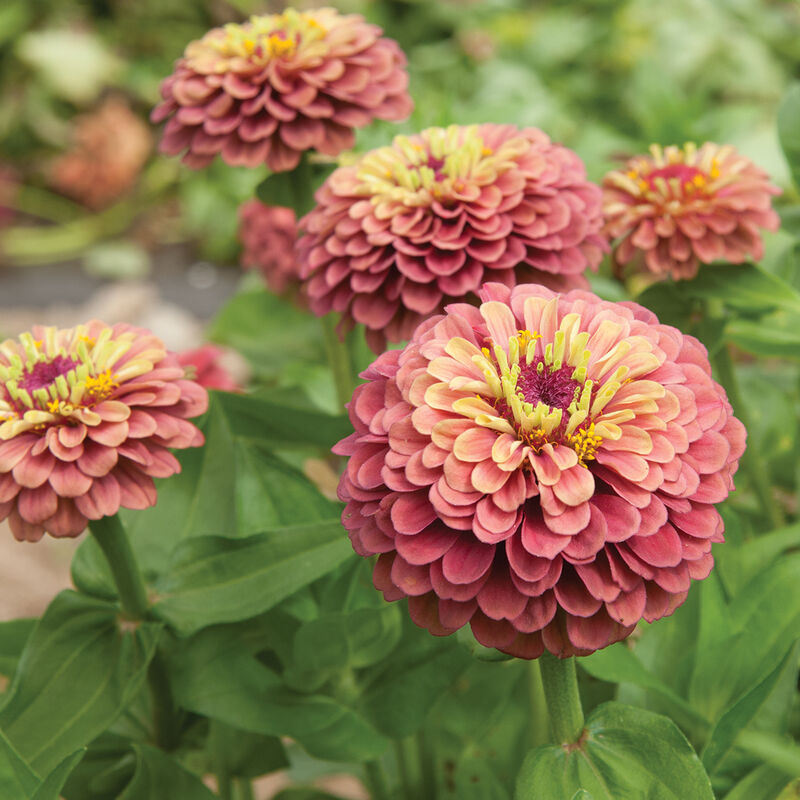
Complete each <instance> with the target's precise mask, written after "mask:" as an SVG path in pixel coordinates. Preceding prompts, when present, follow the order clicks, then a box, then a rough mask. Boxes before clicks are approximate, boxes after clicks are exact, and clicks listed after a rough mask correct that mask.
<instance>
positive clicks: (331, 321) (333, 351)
mask: <svg viewBox="0 0 800 800" xmlns="http://www.w3.org/2000/svg"><path fill="white" fill-rule="evenodd" d="M336 316H337V315H336V314H326V315H325V316H324V317H320V324H321V325H322V341H323V344H324V345H325V353H326V354H327V356H328V364H330V368H331V372H333V381H334V383H335V385H336V399H337V400H338V402H339V405H340V406H341V407H342V408H344V406H345V403H349V402H350V400H351V398H352V397H353V389H355V378H354V376H353V364H352V361H351V359H350V353H349V351H348V349H347V344H346V343H345V342H343V341H341V340H340V339H339V336H338V335H337V333H336Z"/></svg>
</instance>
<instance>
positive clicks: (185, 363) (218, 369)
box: [177, 344, 242, 392]
mask: <svg viewBox="0 0 800 800" xmlns="http://www.w3.org/2000/svg"><path fill="white" fill-rule="evenodd" d="M177 356H178V363H179V364H180V365H181V366H182V367H183V368H184V369H185V371H186V377H187V378H189V379H190V380H193V381H194V382H195V383H199V384H200V386H202V387H204V388H205V389H219V390H220V391H223V392H241V391H242V387H241V386H239V384H238V383H237V382H236V380H235V378H234V377H233V375H231V373H230V371H229V370H228V368H227V367H226V366H225V364H224V363H223V358H224V356H225V351H224V350H223V349H222V348H221V347H217V346H216V345H213V344H204V345H202V347H196V348H195V349H194V350H184V351H183V352H181V353H177Z"/></svg>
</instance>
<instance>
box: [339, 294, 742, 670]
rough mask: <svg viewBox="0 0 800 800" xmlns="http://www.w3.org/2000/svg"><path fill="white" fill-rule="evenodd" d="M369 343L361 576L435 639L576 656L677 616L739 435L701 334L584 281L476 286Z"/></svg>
mask: <svg viewBox="0 0 800 800" xmlns="http://www.w3.org/2000/svg"><path fill="white" fill-rule="evenodd" d="M480 295H481V298H482V300H483V301H484V302H483V304H482V305H481V306H480V308H474V307H472V306H469V305H466V304H454V305H451V306H448V308H447V313H446V315H444V316H437V317H433V318H431V319H430V320H428V321H426V322H424V323H423V324H422V325H421V326H420V327H419V328H418V329H417V331H416V332H415V334H414V336H413V338H412V339H411V341H410V343H409V344H408V345H407V346H406V348H405V349H404V350H402V351H398V350H393V351H389V352H386V353H384V354H383V355H381V356H380V357H379V358H378V359H377V360H376V361H375V362H374V363H373V364H372V366H371V367H369V369H368V370H367V371H366V372H365V373H364V374H363V377H364V378H366V379H367V381H368V382H367V383H365V384H363V385H362V386H359V387H358V388H357V389H356V391H355V394H354V396H353V401H352V403H351V404H350V418H351V420H352V422H353V425H354V427H355V432H354V433H353V434H351V435H350V436H349V437H347V438H346V439H344V440H343V441H342V442H340V443H339V444H338V445H337V446H336V448H335V452H337V453H340V454H343V455H348V456H350V459H349V462H348V465H347V470H346V472H345V473H344V475H343V476H342V480H341V483H340V485H339V495H340V497H341V499H342V500H344V501H346V503H347V506H346V508H345V510H344V512H343V515H342V519H343V522H344V525H345V527H346V528H347V529H348V531H349V533H350V537H351V540H352V543H353V546H354V548H355V550H356V551H357V552H358V553H359V554H361V555H364V556H368V555H373V554H376V553H379V554H380V558H379V559H378V561H377V564H376V566H375V572H374V581H375V585H376V586H377V587H378V588H379V589H381V590H382V591H383V593H384V595H385V597H386V599H387V600H397V599H399V598H402V597H406V596H407V597H408V598H409V608H410V611H411V615H412V617H413V618H414V621H415V622H416V623H417V624H418V625H420V626H422V627H425V628H428V629H429V630H430V631H431V632H432V633H434V634H437V635H444V634H448V633H452V632H453V631H455V630H456V629H458V628H460V627H461V626H463V625H465V624H467V623H469V624H470V626H471V627H472V631H473V633H474V634H475V636H476V638H477V639H478V640H479V641H480V642H481V643H483V644H484V645H487V646H489V647H496V648H498V649H500V650H502V651H504V652H506V653H510V654H512V655H515V656H519V657H522V658H535V657H537V656H539V655H541V653H542V652H543V651H544V650H549V651H550V652H552V653H554V654H556V655H558V656H562V657H563V656H568V655H586V654H588V653H591V652H592V651H594V650H597V649H599V648H601V647H605V646H606V645H609V644H611V643H612V642H615V641H618V640H620V639H622V638H624V637H625V636H627V635H628V634H630V633H631V631H632V630H633V628H634V626H635V625H636V623H637V622H638V621H639V619H641V618H642V617H643V618H644V619H646V620H648V621H652V620H655V619H658V618H660V617H663V616H665V615H667V614H670V613H672V612H673V611H674V610H675V608H676V607H677V606H679V605H680V604H681V603H682V602H683V600H684V599H685V598H686V594H687V591H688V589H689V584H690V581H691V579H692V578H695V579H697V578H704V577H706V576H707V575H708V573H709V570H710V569H711V567H712V564H713V560H712V556H711V543H712V542H719V541H722V532H723V525H722V520H721V518H720V516H719V514H718V513H717V511H716V510H715V508H714V506H713V505H712V504H713V503H717V502H719V501H721V500H724V499H725V497H726V496H727V494H728V492H729V491H730V490H731V489H732V488H733V481H732V477H733V474H734V472H735V471H736V468H737V466H738V458H739V457H740V456H741V454H742V452H743V450H744V442H745V431H744V427H743V426H742V424H741V423H740V422H739V421H738V420H737V419H735V418H734V417H733V416H732V412H731V407H730V405H729V403H728V400H727V398H726V396H725V392H724V390H723V389H722V387H720V386H719V385H718V384H717V383H715V382H714V381H713V380H712V378H711V375H710V368H709V363H708V359H707V356H706V351H705V348H704V347H703V345H702V344H700V342H698V341H697V339H695V338H693V337H691V336H684V335H683V334H682V333H681V332H680V331H678V330H677V329H675V328H672V327H669V326H667V325H661V324H659V323H658V320H657V319H656V317H655V316H654V315H653V314H652V313H651V312H650V311H648V310H647V309H645V308H643V307H641V306H638V305H635V304H633V303H623V304H619V303H617V304H615V303H609V302H605V301H603V300H600V299H599V298H597V297H596V296H595V295H593V294H590V293H588V292H584V291H581V290H574V291H571V292H569V293H567V294H563V295H558V294H555V293H554V292H552V291H550V290H549V289H546V288H544V287H541V286H533V285H524V286H517V287H516V288H514V289H508V288H507V287H505V286H503V285H501V284H487V285H485V286H484V287H483V288H482V289H481V291H480Z"/></svg>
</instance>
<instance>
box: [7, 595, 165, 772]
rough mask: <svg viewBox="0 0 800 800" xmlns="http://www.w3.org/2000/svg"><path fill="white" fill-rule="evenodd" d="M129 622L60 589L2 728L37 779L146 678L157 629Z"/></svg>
mask: <svg viewBox="0 0 800 800" xmlns="http://www.w3.org/2000/svg"><path fill="white" fill-rule="evenodd" d="M161 627H162V626H161V625H160V624H159V623H149V622H148V623H138V624H132V623H127V622H123V621H121V620H120V618H119V610H118V608H117V607H116V606H115V605H114V604H111V603H107V602H105V601H102V600H95V599H91V598H87V597H84V596H82V595H79V594H76V593H75V592H72V591H64V592H62V593H61V594H59V595H58V597H56V599H55V600H54V601H53V602H52V603H51V604H50V607H49V608H48V609H47V611H46V612H45V614H44V616H43V617H42V619H41V621H40V622H39V625H38V626H37V627H36V629H35V630H34V632H33V634H32V636H31V638H30V639H29V641H28V643H27V645H26V646H25V650H24V652H23V654H22V658H21V659H20V664H19V669H18V670H17V674H16V677H15V679H14V683H13V685H12V687H11V688H10V690H9V692H8V699H7V701H6V702H5V704H4V705H3V708H2V711H0V726H2V728H3V730H4V731H5V733H6V735H7V736H8V738H9V739H10V740H11V741H12V742H13V744H14V746H15V747H16V749H17V750H18V751H19V753H20V754H21V755H22V756H23V758H25V759H26V761H27V762H28V763H29V764H30V765H31V767H32V768H33V769H34V770H35V771H36V772H38V773H40V774H48V773H49V772H50V771H51V770H52V769H54V768H55V767H56V766H57V765H58V764H59V762H61V761H62V760H63V759H64V758H66V757H67V756H69V755H71V754H72V753H74V752H75V749H76V747H80V746H81V745H84V744H87V743H88V742H89V741H91V740H92V739H93V738H94V737H95V736H97V735H98V734H100V733H101V732H102V731H104V730H105V729H106V728H107V727H108V726H109V725H110V724H111V722H113V721H114V719H115V718H116V717H117V716H118V715H119V713H120V712H121V711H122V710H123V709H124V708H125V707H126V706H127V705H128V703H129V702H130V701H131V700H132V698H133V697H134V695H135V694H136V692H137V691H138V689H139V687H140V686H141V684H142V681H143V680H144V677H145V674H146V670H147V665H148V664H149V662H150V659H151V658H152V657H153V654H154V653H155V649H156V644H157V641H158V637H159V634H160V631H161Z"/></svg>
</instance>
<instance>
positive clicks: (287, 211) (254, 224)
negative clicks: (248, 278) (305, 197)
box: [239, 200, 300, 294]
mask: <svg viewBox="0 0 800 800" xmlns="http://www.w3.org/2000/svg"><path fill="white" fill-rule="evenodd" d="M239 240H240V241H241V243H242V245H243V248H244V249H243V250H242V256H241V264H242V266H243V267H244V268H245V269H257V270H259V271H260V272H261V274H262V275H263V276H264V280H265V281H266V282H267V286H269V288H270V289H271V290H272V291H273V292H275V293H276V294H282V293H283V292H285V291H287V290H288V289H291V288H297V287H299V286H300V268H299V265H298V263H297V253H296V251H295V245H296V244H297V219H296V217H295V214H294V211H293V210H292V209H291V208H284V207H283V206H268V205H264V203H262V202H261V201H260V200H248V201H247V202H246V203H245V204H244V205H242V207H241V208H240V209H239Z"/></svg>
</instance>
